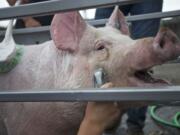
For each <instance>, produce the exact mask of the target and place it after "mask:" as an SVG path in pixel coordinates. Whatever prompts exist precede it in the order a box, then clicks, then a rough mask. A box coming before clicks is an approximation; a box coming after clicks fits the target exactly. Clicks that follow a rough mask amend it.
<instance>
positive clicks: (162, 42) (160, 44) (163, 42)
mask: <svg viewBox="0 0 180 135" xmlns="http://www.w3.org/2000/svg"><path fill="white" fill-rule="evenodd" d="M164 45H165V41H164V40H163V39H162V40H161V41H160V43H159V46H160V47H161V49H163V48H164Z"/></svg>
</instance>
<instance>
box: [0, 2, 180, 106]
mask: <svg viewBox="0 0 180 135" xmlns="http://www.w3.org/2000/svg"><path fill="white" fill-rule="evenodd" d="M140 1H142V0H76V3H74V0H63V1H59V0H56V1H48V2H42V3H34V4H27V5H21V6H18V7H10V8H1V9H0V13H1V14H0V20H4V19H10V18H20V17H24V16H39V15H47V14H54V13H56V12H66V11H71V10H80V9H89V8H95V7H104V6H112V5H116V4H119V5H125V4H131V3H134V2H140ZM62 5H63V6H62ZM179 15H180V10H178V11H171V12H164V13H151V14H146V15H136V16H129V17H127V20H128V21H137V20H144V19H153V18H164V17H174V16H179ZM106 21H107V20H106V19H103V20H93V21H89V23H90V24H92V25H95V26H99V25H103V24H105V22H106ZM48 31H49V27H41V28H29V29H21V30H15V31H14V32H15V36H16V35H18V34H19V35H22V37H25V36H29V35H28V34H32V33H33V34H34V33H43V32H48ZM33 34H32V35H33ZM2 35H3V34H1V36H2ZM37 37H39V36H37ZM114 100H115V101H122V102H127V101H148V102H150V103H167V102H170V101H172V102H173V105H180V104H179V102H174V101H180V86H169V87H168V86H166V87H161V88H115V89H106V90H105V89H83V90H80V89H76V90H39V91H27V90H23V91H22V90H21V91H19V92H18V91H9V92H8V91H5V90H4V91H3V90H1V92H0V101H1V102H20V101H23V102H30V101H31V102H38V101H41V102H45V101H114Z"/></svg>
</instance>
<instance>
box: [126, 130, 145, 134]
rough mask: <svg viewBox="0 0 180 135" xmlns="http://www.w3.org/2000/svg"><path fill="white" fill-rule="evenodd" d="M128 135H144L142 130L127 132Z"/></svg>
mask: <svg viewBox="0 0 180 135" xmlns="http://www.w3.org/2000/svg"><path fill="white" fill-rule="evenodd" d="M126 135H144V132H143V131H142V130H129V129H128V130H127V133H126Z"/></svg>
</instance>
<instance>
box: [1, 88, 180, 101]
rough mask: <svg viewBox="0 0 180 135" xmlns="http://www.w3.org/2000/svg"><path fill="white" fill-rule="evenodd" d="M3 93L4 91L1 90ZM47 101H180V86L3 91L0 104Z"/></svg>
mask: <svg viewBox="0 0 180 135" xmlns="http://www.w3.org/2000/svg"><path fill="white" fill-rule="evenodd" d="M1 91H2V90H1ZM39 101H40V102H46V101H66V102H67V101H128V102H130V101H148V102H167V101H180V86H171V87H168V86H167V87H160V88H137V87H134V88H113V89H106V90H104V89H76V90H70V89H69V90H68V89H67V90H65V89H62V90H44V91H42V90H40V91H27V90H23V91H19V92H18V91H16V92H15V91H3V92H0V102H39Z"/></svg>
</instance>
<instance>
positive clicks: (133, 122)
mask: <svg viewBox="0 0 180 135" xmlns="http://www.w3.org/2000/svg"><path fill="white" fill-rule="evenodd" d="M146 111H147V107H141V108H131V109H129V110H128V112H127V115H128V119H127V126H128V132H132V133H133V134H134V135H136V134H143V127H144V122H145V119H146ZM129 134H130V133H129Z"/></svg>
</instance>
